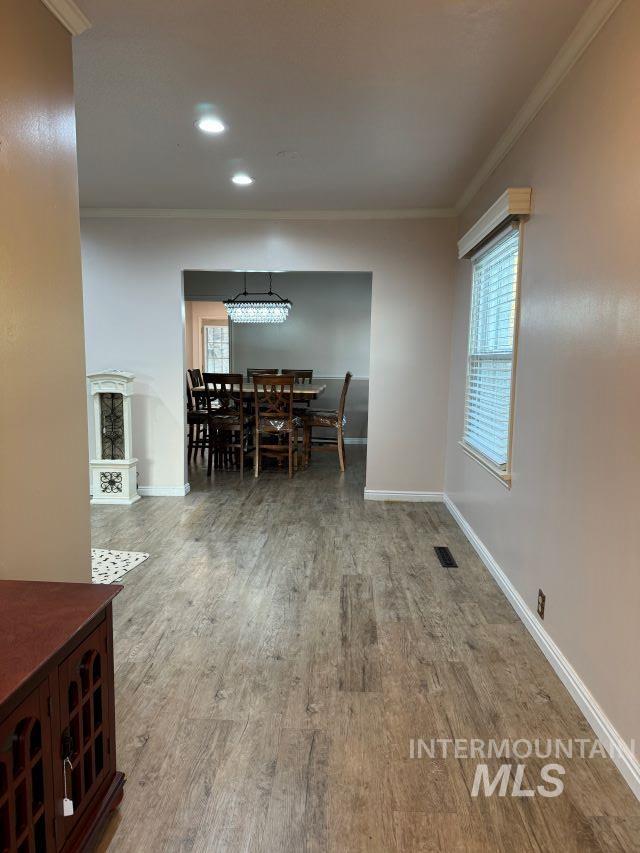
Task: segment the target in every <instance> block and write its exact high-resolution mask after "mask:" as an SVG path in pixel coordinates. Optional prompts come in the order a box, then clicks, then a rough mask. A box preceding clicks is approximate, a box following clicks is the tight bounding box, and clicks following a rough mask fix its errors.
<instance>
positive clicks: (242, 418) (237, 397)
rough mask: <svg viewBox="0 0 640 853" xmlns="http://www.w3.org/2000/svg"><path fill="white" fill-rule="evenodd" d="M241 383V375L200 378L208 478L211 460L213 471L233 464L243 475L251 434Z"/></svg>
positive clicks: (216, 374)
mask: <svg viewBox="0 0 640 853" xmlns="http://www.w3.org/2000/svg"><path fill="white" fill-rule="evenodd" d="M242 382H243V376H242V374H241V373H205V374H204V376H203V384H204V388H205V397H206V401H207V407H206V414H207V421H208V425H209V448H208V449H209V456H208V460H207V477H210V476H211V469H212V467H213V462H214V458H215V462H216V468H223V467H227V466H229V465H230V464H231V462H233V463H235V464H237V466H238V467H239V469H240V476H241V477H242V476H243V472H244V454H245V447H246V445H247V439H248V436H249V435H250V432H249V430H248V427H249V419H248V418H247V415H246V410H245V406H244V402H243V393H242Z"/></svg>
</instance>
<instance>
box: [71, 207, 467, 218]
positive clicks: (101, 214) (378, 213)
mask: <svg viewBox="0 0 640 853" xmlns="http://www.w3.org/2000/svg"><path fill="white" fill-rule="evenodd" d="M456 215H457V214H456V211H455V210H454V209H453V208H410V209H405V210H401V209H399V210H187V209H175V210H174V209H171V208H133V207H83V208H80V216H81V218H82V219H280V220H285V219H292V220H305V219H306V220H312V219H315V220H338V219H343V220H344V219H360V220H364V219H449V218H452V217H455V216H456Z"/></svg>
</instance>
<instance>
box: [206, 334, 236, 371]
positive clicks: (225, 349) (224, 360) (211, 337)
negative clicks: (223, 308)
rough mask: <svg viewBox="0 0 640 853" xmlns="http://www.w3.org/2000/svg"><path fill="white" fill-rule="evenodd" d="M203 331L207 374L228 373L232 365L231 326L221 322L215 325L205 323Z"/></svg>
mask: <svg viewBox="0 0 640 853" xmlns="http://www.w3.org/2000/svg"><path fill="white" fill-rule="evenodd" d="M202 329H203V334H204V370H205V373H228V372H229V363H230V349H229V324H228V323H227V322H220V323H216V324H215V325H213V323H211V324H209V323H206V322H205V324H204V325H203V327H202Z"/></svg>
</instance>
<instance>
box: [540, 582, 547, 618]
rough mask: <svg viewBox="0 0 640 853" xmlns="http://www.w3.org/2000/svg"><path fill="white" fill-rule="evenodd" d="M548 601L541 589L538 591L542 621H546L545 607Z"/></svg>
mask: <svg viewBox="0 0 640 853" xmlns="http://www.w3.org/2000/svg"><path fill="white" fill-rule="evenodd" d="M546 601H547V596H546V595H545V594H544V592H543V591H542V590H541V589H539V590H538V616H539V617H540V618H541V619H544V606H545V604H546Z"/></svg>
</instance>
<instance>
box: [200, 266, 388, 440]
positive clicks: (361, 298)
mask: <svg viewBox="0 0 640 853" xmlns="http://www.w3.org/2000/svg"><path fill="white" fill-rule="evenodd" d="M243 286H244V284H243V275H242V273H235V272H200V271H186V272H185V273H184V296H185V301H189V300H194V301H202V300H207V301H210V300H223V299H228V298H230V297H233V296H235V295H236V294H237V293H238V292H239V291H241V290H242V289H243ZM268 286H269V285H268V279H267V276H266V275H265V274H264V273H249V274H248V275H247V290H249V291H266V290H267V289H268ZM273 289H274V291H276V292H277V293H279V294H280V295H281V296H283V297H284V298H288V299H290V300H291V302H292V303H293V308H292V310H291V313H290V315H289V318H288V319H287V321H286V322H285V323H282V324H273V325H269V324H260V325H249V324H247V325H244V324H242V323H236V324H233V326H232V334H231V349H232V355H231V358H232V369H233V370H234V371H238V372H239V373H243V374H246V370H247V367H277V368H295V369H306V370H309V369H311V370H313V372H314V383H316V382H317V383H323V384H326V385H327V390H326V392H325V393H324V394H323V395H322V397H321V398H319V399H318V401H317V402H316V403H314V405H315V406H316V407H317V408H336V407H337V405H338V399H339V396H340V390H341V388H342V383H343V380H344V374H345V373H346V372H347V370H350V371H351V373H352V374H353V377H354V378H353V380H352V383H351V387H350V389H349V394H348V397H347V427H346V435H347V438H358V439H363V438H365V437H366V435H367V409H368V399H369V342H370V329H371V273H366V272H363V273H359V272H355V273H354V272H351V273H335V272H333V273H331V272H328V273H322V272H285V273H274V274H273ZM319 434H321V433H320V432H319Z"/></svg>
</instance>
